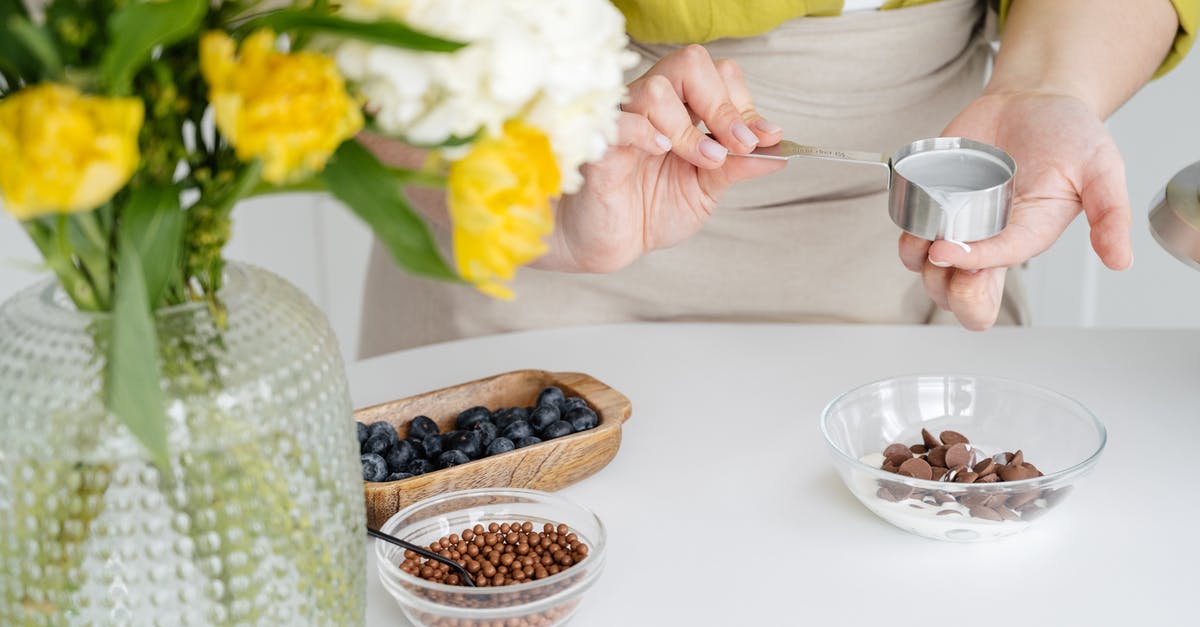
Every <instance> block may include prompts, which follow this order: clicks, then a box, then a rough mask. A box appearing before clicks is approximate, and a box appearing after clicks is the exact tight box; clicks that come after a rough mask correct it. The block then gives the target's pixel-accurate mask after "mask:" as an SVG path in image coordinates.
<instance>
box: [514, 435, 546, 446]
mask: <svg viewBox="0 0 1200 627" xmlns="http://www.w3.org/2000/svg"><path fill="white" fill-rule="evenodd" d="M541 441H542V439H541V438H539V437H537V436H536V435H531V436H529V437H525V438H521V439H520V440H517V448H525V447H526V446H533V445H534V444H537V443H538V442H541Z"/></svg>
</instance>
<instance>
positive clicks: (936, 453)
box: [925, 446, 946, 468]
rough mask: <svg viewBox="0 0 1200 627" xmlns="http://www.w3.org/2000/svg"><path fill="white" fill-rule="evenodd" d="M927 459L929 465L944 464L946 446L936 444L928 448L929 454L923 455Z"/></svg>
mask: <svg viewBox="0 0 1200 627" xmlns="http://www.w3.org/2000/svg"><path fill="white" fill-rule="evenodd" d="M925 459H927V460H929V465H930V466H942V467H943V468H944V467H945V466H946V447H944V446H936V447H934V448H931V449H929V454H928V455H926V456H925Z"/></svg>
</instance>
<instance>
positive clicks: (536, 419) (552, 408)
mask: <svg viewBox="0 0 1200 627" xmlns="http://www.w3.org/2000/svg"><path fill="white" fill-rule="evenodd" d="M560 418H562V415H561V414H559V413H558V406H557V405H538V407H537V409H535V410H533V413H532V414H530V415H529V424H530V425H532V426H533V428H534V430H536V431H541V430H542V429H545V428H546V427H547V426H548V425H549V424H550V423H552V422H555V421H557V420H558V419H560Z"/></svg>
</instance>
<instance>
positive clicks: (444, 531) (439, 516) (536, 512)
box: [375, 488, 606, 627]
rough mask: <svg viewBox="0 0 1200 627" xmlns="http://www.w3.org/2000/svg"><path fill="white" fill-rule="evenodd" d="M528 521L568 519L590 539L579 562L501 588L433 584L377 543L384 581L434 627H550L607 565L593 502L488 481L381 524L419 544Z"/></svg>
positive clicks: (421, 621)
mask: <svg viewBox="0 0 1200 627" xmlns="http://www.w3.org/2000/svg"><path fill="white" fill-rule="evenodd" d="M516 521H520V522H525V521H530V522H533V523H534V526H535V527H537V528H540V527H541V526H542V525H543V524H545V523H552V524H554V525H555V526H557V525H559V524H560V523H561V524H565V525H567V526H568V527H570V528H571V531H572V532H573V533H575V534H577V535H578V536H579V537H580V539H581V540H582V541H583V542H584V543H585V544H587V545H588V549H589V552H588V555H587V557H586V558H584V559H583V560H582V561H580V562H577V563H576V564H575V565H574V566H572V567H570V568H567V569H564V570H563V571H562V572H560V573H558V574H556V575H551V576H550V577H546V578H544V579H538V580H536V581H532V582H529V583H521V584H517V585H509V586H500V587H483V588H469V587H464V586H451V585H446V584H440V583H434V582H432V581H427V580H425V579H421V578H419V577H415V576H413V575H410V574H409V573H406V572H404V571H402V570H401V569H400V567H399V565H400V563H401V562H403V561H404V549H401V548H399V547H397V546H394V545H392V544H388V543H386V542H380V541H376V542H375V552H376V555H377V557H378V562H379V576H380V579H381V580H382V582H383V587H384V588H385V589H386V590H387V591H388V593H390V594H391V595H392V596H393V597H395V599H396V601H397V602H398V603H399V604H400V608H401V609H402V610H403V611H404V614H405V615H406V616H407V617H408V619H409V620H410V621H412V622H413V624H415V625H424V626H428V627H492V626H495V627H503V626H507V625H523V626H525V625H527V626H530V627H533V626H537V627H549V626H551V625H560V624H562V623H564V622H566V621H567V620H568V619H569V618H570V617H571V616H572V615H573V614H574V613H575V610H576V609H577V608H578V607H579V603H580V601H582V597H583V594H584V592H586V591H587V589H588V588H590V587H591V585H592V584H593V583H595V581H596V579H597V578H598V577H599V576H600V573H601V571H602V570H603V569H604V558H605V550H604V548H605V541H606V538H605V536H606V533H605V530H604V524H603V523H601V522H600V519H599V518H597V517H596V515H595V514H593V513H592V512H591V511H589V510H588V509H587V508H585V507H583V506H580V505H577V504H575V503H574V502H572V501H570V500H568V499H566V498H564V497H562V496H559V495H557V494H551V493H549V492H540V491H537V490H523V489H516V488H483V489H475V490H463V491H460V492H451V493H447V494H443V495H440V496H435V497H432V498H429V499H425V500H424V501H420V502H418V503H414V504H413V505H410V506H409V507H406V508H404V509H402V510H400V511H399V512H396V514H395V515H394V516H392V517H391V518H389V519H388V521H387V522H386V523H384V525H383V527H382V529H381V531H383V532H384V533H387V534H390V535H393V536H395V537H397V538H400V539H403V540H408V541H409V542H412V543H414V544H417V545H420V546H426V547H427V546H429V544H430V543H432V542H435V541H437V540H438V539H439V538H441V537H443V536H447V535H450V534H457V533H461V532H462V531H463V530H464V529H467V528H469V527H474V526H475V525H476V524H481V525H483V526H484V527H487V526H488V524H490V523H493V522H495V523H501V524H503V523H506V522H508V523H512V522H516Z"/></svg>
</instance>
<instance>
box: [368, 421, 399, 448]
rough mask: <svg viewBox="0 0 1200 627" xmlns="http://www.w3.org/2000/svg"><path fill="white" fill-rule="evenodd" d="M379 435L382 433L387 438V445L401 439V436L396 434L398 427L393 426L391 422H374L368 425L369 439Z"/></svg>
mask: <svg viewBox="0 0 1200 627" xmlns="http://www.w3.org/2000/svg"><path fill="white" fill-rule="evenodd" d="M377 435H382V436H385V437H386V438H387V445H388V446H391V445H393V444H395V443H396V442H399V441H400V436H399V435H397V434H396V427H393V426H392V424H391V423H390V422H384V421H382V420H380V421H379V422H372V423H371V424H370V426H368V427H367V439H368V440H369V439H371V438H373V437H375V436H377Z"/></svg>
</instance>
